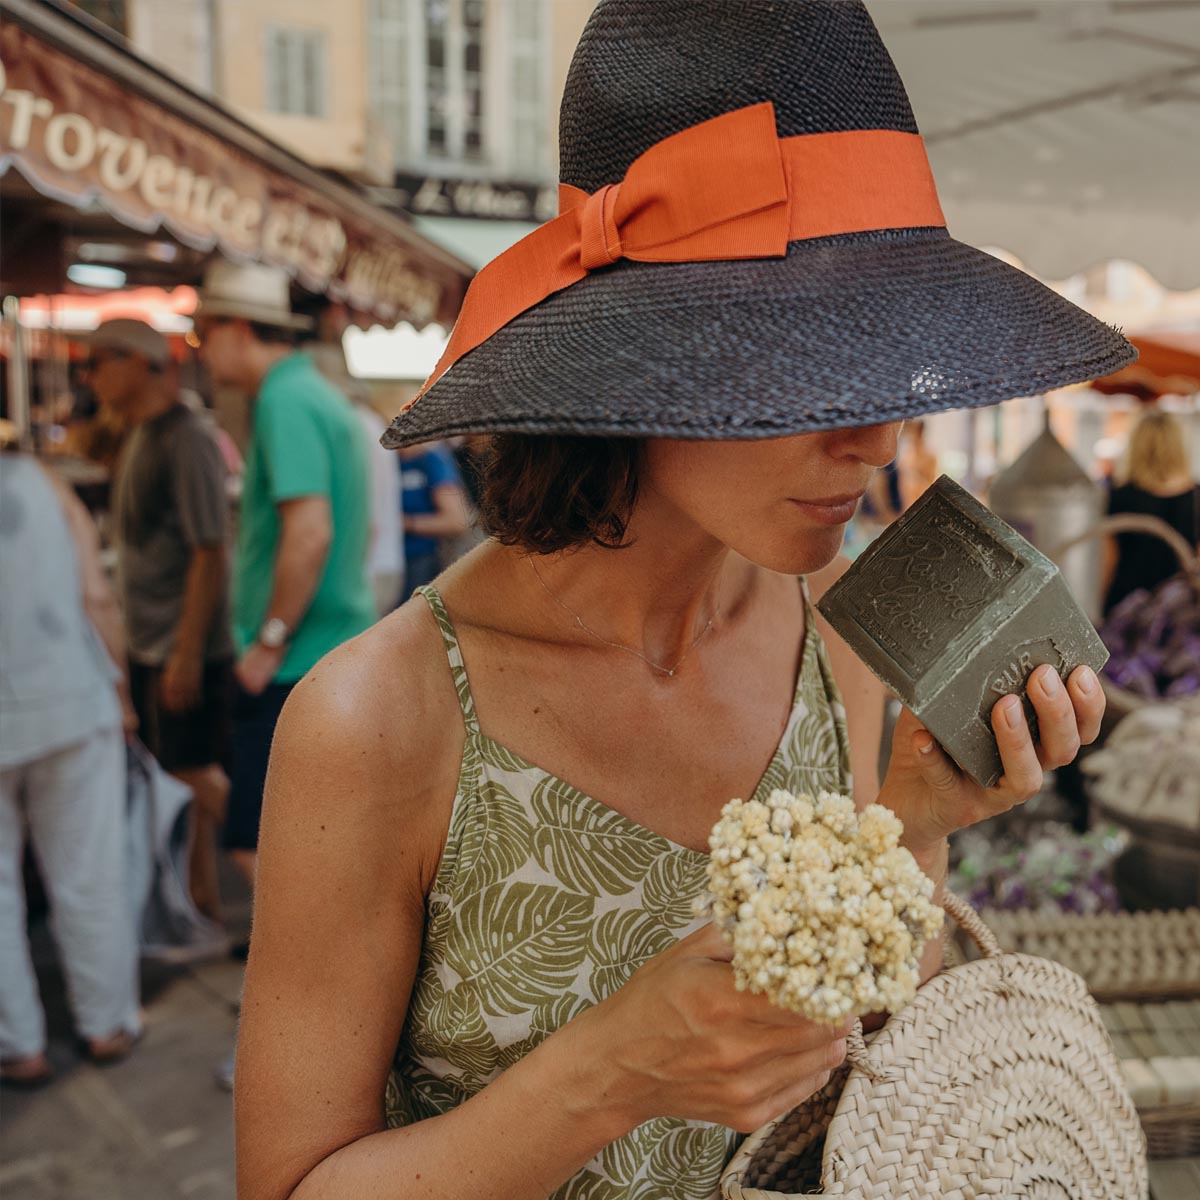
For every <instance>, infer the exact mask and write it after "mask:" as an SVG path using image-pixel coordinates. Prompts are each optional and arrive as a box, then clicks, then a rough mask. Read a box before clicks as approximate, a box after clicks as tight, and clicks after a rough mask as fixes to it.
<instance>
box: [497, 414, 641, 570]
mask: <svg viewBox="0 0 1200 1200" xmlns="http://www.w3.org/2000/svg"><path fill="white" fill-rule="evenodd" d="M641 449H642V443H641V441H640V440H639V439H638V438H605V437H565V436H558V435H552V436H551V435H547V436H542V435H540V434H526V433H501V434H497V435H495V436H494V437H493V438H491V440H490V441H489V443H488V445H487V447H486V449H485V450H484V454H483V462H482V464H481V469H480V484H481V491H480V509H481V515H482V517H483V524H484V528H485V529H486V530H487V532H488V533H489V534H491V536H492V537H494V538H496V539H497V541H499V542H502V543H503V544H504V545H506V546H521V547H523V548H524V549H526V550H529V551H532V552H534V553H538V554H552V553H554V551H556V550H570V549H572V548H574V547H576V546H582V545H586V544H587V543H588V542H594V543H595V544H596V545H598V546H604V547H606V548H608V549H612V550H616V549H619V548H620V547H622V546H625V545H627V544H628V543H627V542H626V541H625V531H626V528H627V526H628V524H629V517H630V514H631V513H632V512H633V506H634V504H635V502H636V501H637V493H638V465H639V463H640V461H641Z"/></svg>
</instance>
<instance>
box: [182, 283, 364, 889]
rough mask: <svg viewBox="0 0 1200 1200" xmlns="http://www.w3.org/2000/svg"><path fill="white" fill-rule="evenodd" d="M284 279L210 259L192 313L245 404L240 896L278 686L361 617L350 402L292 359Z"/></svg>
mask: <svg viewBox="0 0 1200 1200" xmlns="http://www.w3.org/2000/svg"><path fill="white" fill-rule="evenodd" d="M304 324H305V318H302V317H298V316H295V315H294V314H293V313H292V312H291V308H290V305H289V297H288V282H287V277H286V276H285V275H284V274H283V272H281V271H276V270H274V269H272V268H268V267H261V266H235V265H234V264H231V263H227V262H223V261H219V262H217V263H215V264H214V266H213V267H212V268H211V269H210V271H209V273H208V275H207V277H206V280H205V288H204V292H203V298H202V300H201V303H200V308H199V310H198V312H197V332H198V334H199V336H200V339H201V345H202V347H203V349H202V355H203V358H204V361H205V363H206V364H207V366H208V368H209V371H210V373H211V374H212V377H213V381H214V382H215V383H217V384H223V385H226V386H229V387H236V388H239V389H241V390H242V391H244V392H245V393H246V394H247V395H249V396H253V397H254V405H253V410H252V419H251V432H250V442H249V445H248V446H247V449H246V472H245V477H244V480H243V486H242V499H241V513H240V519H239V528H238V539H237V552H236V555H235V558H234V566H233V628H234V638H235V641H236V645H237V654H238V660H237V665H236V667H235V669H234V674H235V677H236V682H237V690H236V695H235V697H234V729H233V754H232V763H231V767H232V772H231V787H230V796H229V808H228V817H227V820H226V825H225V836H224V841H225V846H226V848H227V849H228V850H229V851H230V854H231V856H232V858H233V859H234V861H235V862H236V863H237V865H238V866H239V867H240V868H241V870H242V872H243V873H244V874H245V875H246V877H247V879H248V880H249V881H250V883H251V884H252V885H253V881H254V866H255V858H256V848H257V845H258V823H259V816H260V814H261V811H262V790H263V784H264V783H265V781H266V773H267V759H268V757H269V754H270V749H271V738H272V736H273V735H274V732H275V724H276V722H277V721H278V719H279V714H280V712H281V711H282V709H283V705H284V702H285V701H286V699H287V696H288V693H289V692H290V691H291V689H292V687H293V686H294V685H295V684H296V682H297V681H298V680H299V679H300V677H301V676H302V675H304V674H305V672H307V671H308V670H309V669H310V668H311V667H312V666H313V665H314V664H315V663H316V662H317V660H318V659H320V658H321V657H322V656H323V655H325V654H327V653H328V652H329V651H330V650H332V649H333V648H334V647H335V646H338V645H340V644H341V643H342V642H344V641H346V640H347V639H349V638H352V637H355V636H356V635H357V634H359V633H362V631H363V630H364V629H366V628H367V627H368V626H369V625H370V624H371V623H372V622H373V621H374V619H375V606H374V601H373V599H372V595H371V591H370V588H369V585H368V583H367V577H366V555H367V546H368V543H369V540H370V534H371V512H370V485H369V479H370V469H369V465H368V460H367V445H366V439H365V437H364V435H363V429H362V425H361V423H360V422H359V419H358V417H357V416H356V414H355V412H354V409H353V408H352V407H351V404H350V402H349V401H348V400H347V399H346V398H345V397H344V396H342V395H341V393H340V392H338V391H337V390H336V389H335V388H334V387H333V386H332V385H331V384H330V383H329V382H328V381H327V380H326V379H325V378H324V377H323V376H322V375H321V374H320V372H319V371H318V370H317V369H316V367H315V366H314V365H313V362H312V360H311V359H310V358H309V357H308V356H307V355H305V354H301V353H298V352H297V351H296V349H295V338H296V331H298V330H299V329H301V328H303V327H304Z"/></svg>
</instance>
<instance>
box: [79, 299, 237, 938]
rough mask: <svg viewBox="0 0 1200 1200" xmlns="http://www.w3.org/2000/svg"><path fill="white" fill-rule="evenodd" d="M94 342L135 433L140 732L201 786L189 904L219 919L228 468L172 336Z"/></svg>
mask: <svg viewBox="0 0 1200 1200" xmlns="http://www.w3.org/2000/svg"><path fill="white" fill-rule="evenodd" d="M86 340H87V343H88V345H89V347H90V356H89V362H88V378H89V382H90V384H91V387H92V390H93V392H94V393H95V395H96V398H97V400H98V401H99V402H100V404H101V405H102V406H103V407H104V408H106V409H108V410H110V411H113V412H115V413H117V414H118V415H119V416H120V417H121V419H122V421H123V423H124V424H125V425H126V426H127V427H128V429H129V430H130V433H129V436H128V437H127V438H126V440H125V445H124V447H123V449H122V452H121V455H120V458H119V459H118V462H117V469H116V478H115V481H114V487H113V505H112V513H113V530H114V534H115V538H114V540H115V543H116V547H117V555H118V564H119V573H118V574H119V580H120V593H121V601H122V605H123V607H124V611H125V622H126V631H127V635H128V641H129V663H130V667H129V682H130V691H131V693H132V696H133V703H134V708H135V709H136V711H137V714H138V728H139V731H140V733H141V737H142V740H143V741H144V742H145V743H146V746H147V747H148V748H149V750H150V752H151V753H152V754H153V755H154V757H155V758H157V759H158V761H159V762H160V763H161V764H162V766H163V768H164V769H165V770H167V771H170V772H171V774H172V775H174V776H175V777H176V778H177V779H179V780H181V781H182V782H183V783H185V784H187V786H188V787H189V788H190V789H191V791H192V796H193V798H194V801H195V802H194V803H193V805H192V806H191V810H190V811H191V819H192V828H191V854H190V868H191V869H190V872H189V877H190V886H191V892H192V899H193V900H194V901H195V903H196V907H197V908H198V909H200V911H201V912H202V913H204V914H205V915H206V916H208V917H211V918H212V919H213V920H217V921H219V920H220V919H221V903H220V890H219V886H218V881H217V835H218V833H219V831H220V829H221V826H222V824H223V822H224V819H225V801H226V797H227V796H228V794H229V779H228V777H227V776H226V774H225V768H224V765H223V764H224V762H225V760H226V757H227V754H228V743H229V722H230V714H229V706H230V701H231V693H230V674H231V670H232V666H233V638H232V635H231V632H230V627H229V595H228V582H229V581H228V574H229V572H228V559H227V553H226V548H225V536H226V530H227V526H228V502H227V501H226V498H225V464H224V462H223V461H222V458H221V452H220V450H219V448H218V446H217V443H216V441H215V440H214V438H213V436H212V433H211V431H210V429H209V428H208V426H207V425H206V423H205V422H204V420H203V418H201V417H200V416H198V415H197V414H196V413H195V412H193V411H192V409H191V408H190V407H189V406H188V405H187V404H185V403H184V402H183V399H182V397H181V395H180V391H179V387H178V381H177V379H176V375H175V371H174V366H173V364H172V362H171V353H170V347H169V346H168V345H167V340H166V338H164V337H163V335H162V334H161V333H159V332H158V331H157V330H155V329H153V328H151V327H150V326H149V325H148V324H146V323H145V322H144V321H136V320H129V319H118V320H113V321H106V322H104V323H103V324H102V325H100V327H99V328H98V329H97V330H96V331H95V332H94V333H93V334H91V335H90V336H89V337H88V338H87V339H86Z"/></svg>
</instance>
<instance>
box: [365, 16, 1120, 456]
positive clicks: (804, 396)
mask: <svg viewBox="0 0 1200 1200" xmlns="http://www.w3.org/2000/svg"><path fill="white" fill-rule="evenodd" d="M764 102H768V103H770V104H771V105H773V108H774V120H775V128H776V133H777V135H778V137H779V138H780V139H799V140H800V141H804V140H805V139H804V137H803V135H814V134H830V133H839V132H843V131H870V130H885V131H895V132H896V133H899V134H906V135H915V134H916V133H917V127H916V123H915V121H914V119H913V115H912V109H911V107H910V106H909V102H908V97H907V95H906V94H905V91H904V85H903V84H902V83H901V81H900V77H899V75H898V74H897V73H896V69H895V66H894V65H893V63H892V60H891V58H890V56H889V55H888V52H887V50H886V49H885V48H884V46H883V43H882V41H881V40H880V37H879V34H878V32H877V30H876V29H875V26H874V24H873V23H872V21H871V18H870V16H869V14H868V13H867V11H866V9H865V8H864V7H863V6H862V4H861V3H858V2H856V0H739V2H737V3H732V2H730V0H600V3H599V4H598V6H597V7H596V9H595V12H594V13H593V15H592V17H591V19H590V21H589V22H588V25H587V28H586V29H585V30H584V33H583V36H582V38H581V40H580V43H579V47H578V49H577V50H576V52H575V57H574V60H573V62H572V64H571V70H570V73H569V75H568V77H567V84H566V90H565V93H564V95H563V102H562V116H561V126H560V128H561V136H560V161H561V172H560V174H561V178H562V181H563V183H564V184H568V185H571V187H573V188H577V189H581V191H582V192H586V193H589V194H593V193H596V192H598V191H599V190H600V189H602V188H604V187H605V186H606V185H611V184H618V183H620V182H621V181H622V179H624V178H625V177H626V175H627V173H628V172H629V171H630V167H631V165H633V164H634V161H635V160H636V159H638V157H639V156H640V155H643V154H644V153H645V152H646V151H648V150H650V148H651V147H654V146H656V145H657V144H658V143H660V142H662V141H663V140H664V139H666V138H669V137H671V136H672V135H676V134H679V133H680V132H681V131H683V130H690V129H692V127H694V126H697V125H699V124H700V123H702V122H706V121H709V120H711V119H712V118H715V117H720V116H722V115H723V114H729V113H734V112H736V111H738V110H741V109H746V108H749V107H750V106H753V105H760V104H762V103H764ZM904 140H905V141H906V142H908V141H914V140H915V139H912V138H911V137H910V138H907V139H904ZM916 144H917V145H919V142H917V143H916ZM731 151H732V147H731ZM921 153H922V161H924V159H923V150H922V151H921ZM723 158H724V155H723V154H722V153H717V154H715V155H713V156H712V159H711V162H706V164H705V165H706V169H709V170H710V171H711V172H712V173H713V175H714V177H717V178H720V177H721V176H722V175H723V174H724V175H728V174H729V173H730V171H731V168H730V166H729V164H728V163H726V162H723V161H722V159H723ZM821 182H822V183H823V184H824V185H825V186H826V188H828V181H827V180H826V181H821ZM797 183H798V184H799V189H800V190H801V191H803V190H804V187H805V181H804V179H803V178H801V179H799V180H798V181H797V180H796V179H793V187H796V185H797ZM814 186H815V182H814ZM885 190H886V188H885ZM931 194H932V192H931ZM934 207H935V209H936V199H935V200H934ZM559 220H560V221H561V220H562V218H561V217H560V218H559ZM541 232H542V230H539V231H537V232H535V233H534V234H533V235H531V237H537V236H538V234H539V233H541ZM527 240H528V239H527ZM785 240H786V239H785ZM782 250H783V246H782V245H781V247H780V251H781V252H780V253H779V254H777V255H774V256H771V257H752V258H741V259H736V260H718V261H684V262H660V261H658V262H644V261H631V260H630V259H628V258H618V259H617V260H616V261H613V262H612V263H611V265H600V266H598V267H596V266H593V267H592V269H590V270H588V271H587V272H586V274H583V275H582V277H580V278H579V279H578V280H577V281H576V282H572V283H570V285H569V286H565V287H561V288H560V290H555V291H553V292H552V293H551V294H548V295H547V296H546V298H545V299H542V300H541V301H540V302H539V303H536V304H534V305H533V306H532V307H529V308H527V309H526V310H525V311H522V312H520V313H519V315H516V316H514V317H512V319H508V320H507V321H506V323H503V324H502V325H501V327H499V328H498V329H496V331H495V332H492V333H491V334H490V336H487V337H486V339H485V340H482V341H481V342H480V343H479V344H477V345H475V346H474V348H472V349H469V350H468V352H466V353H465V354H464V355H463V356H462V357H460V358H458V359H457V361H455V362H454V363H453V365H452V366H451V367H450V369H449V370H448V371H446V373H445V374H444V375H441V376H440V377H439V378H437V379H436V382H434V383H433V384H432V386H429V387H428V389H427V390H426V391H425V392H424V394H423V395H422V396H421V397H420V398H419V400H417V401H416V402H415V404H413V405H411V406H410V408H409V409H408V410H406V411H405V412H403V413H401V414H400V415H399V416H398V417H397V418H396V419H395V421H394V422H393V423H392V427H391V429H390V430H389V431H388V432H387V434H386V435H385V437H384V444H385V445H386V446H391V447H398V446H404V445H409V444H412V443H414V442H422V441H428V440H431V439H434V438H440V437H445V436H448V435H452V434H460V433H495V432H524V433H545V434H551V433H557V434H590V435H616V436H620V435H628V436H657V437H677V438H704V439H749V438H769V437H779V436H784V435H789V434H797V433H805V432H810V431H815V430H821V429H833V428H842V427H852V426H861V425H871V424H877V423H880V422H884V421H894V420H900V419H903V418H908V417H916V416H919V415H921V414H924V413H932V412H940V411H943V410H946V409H953V408H965V407H971V408H974V407H979V406H982V405H988V404H995V403H997V402H999V401H1001V400H1007V399H1010V398H1011V397H1014V396H1024V395H1033V394H1037V393H1040V392H1044V391H1046V390H1048V389H1050V388H1054V387H1060V386H1063V385H1065V384H1069V383H1076V382H1080V381H1082V380H1087V379H1091V378H1095V377H1097V376H1101V375H1106V374H1108V373H1110V372H1112V371H1115V370H1116V369H1117V368H1118V367H1121V366H1123V365H1125V364H1126V363H1129V362H1131V361H1133V360H1134V358H1136V351H1135V350H1134V349H1133V347H1132V346H1130V344H1129V343H1128V342H1127V341H1126V340H1125V339H1124V338H1123V337H1122V336H1121V335H1120V334H1119V333H1118V332H1117V331H1115V330H1113V329H1112V328H1110V327H1109V326H1107V325H1105V324H1103V323H1102V322H1100V321H1098V320H1096V319H1095V318H1093V317H1091V316H1090V315H1088V314H1087V313H1085V312H1083V311H1082V310H1081V309H1079V308H1077V307H1076V306H1075V305H1073V304H1071V303H1069V302H1068V301H1066V300H1064V299H1062V298H1061V297H1060V296H1058V295H1057V294H1056V293H1055V292H1053V291H1051V290H1050V289H1049V288H1047V287H1045V286H1043V285H1042V284H1041V283H1039V282H1038V281H1037V280H1035V279H1033V278H1032V277H1031V276H1029V275H1027V274H1025V273H1024V272H1022V271H1019V270H1016V269H1014V268H1012V267H1010V266H1008V265H1007V264H1005V263H1003V262H1001V261H1000V260H999V259H997V258H994V257H992V256H991V255H988V254H985V253H983V252H981V251H979V250H976V249H974V248H972V247H970V246H966V245H964V244H962V243H961V242H957V241H955V240H954V239H953V238H951V237H950V235H949V234H948V233H947V231H946V229H945V228H944V226H942V225H940V224H938V223H935V222H928V223H924V224H921V225H916V226H914V225H911V224H909V225H907V226H905V227H882V228H870V229H865V230H864V231H861V232H845V233H835V234H832V235H829V236H816V237H804V238H798V239H795V240H786V253H783V252H782ZM508 253H509V254H512V253H513V252H512V251H509V252H508ZM485 270H486V268H485ZM471 302H472V301H471V298H470V297H468V301H467V304H468V306H469V305H470V304H471ZM461 324H462V319H461V318H460V325H461Z"/></svg>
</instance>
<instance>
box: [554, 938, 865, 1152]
mask: <svg viewBox="0 0 1200 1200" xmlns="http://www.w3.org/2000/svg"><path fill="white" fill-rule="evenodd" d="M731 957H732V952H731V950H730V948H729V947H728V946H727V945H726V944H725V939H724V938H723V937H722V935H721V932H720V931H719V930H718V929H717V927H716V926H715V925H706V926H705V927H704V928H703V929H700V930H698V931H697V932H696V933H694V934H692V935H691V936H690V937H687V938H684V939H683V940H682V941H680V942H679V943H678V944H676V945H675V946H672V947H671V948H670V949H669V950H666V951H664V952H663V953H662V954H659V955H656V956H655V957H654V958H652V959H650V960H649V961H648V962H646V963H644V964H643V965H642V966H641V967H639V968H638V970H637V971H636V972H635V973H634V974H633V976H632V977H631V978H630V980H629V982H628V983H626V984H625V986H624V987H622V988H621V989H620V990H618V991H616V992H614V993H613V994H612V995H611V996H609V997H607V998H606V999H605V1000H603V1001H601V1003H599V1004H597V1005H596V1006H595V1007H594V1008H592V1009H590V1010H588V1011H587V1012H585V1013H583V1014H582V1015H581V1016H580V1017H579V1018H577V1020H578V1021H580V1022H590V1023H591V1030H590V1032H591V1035H592V1040H591V1041H590V1043H589V1044H590V1045H591V1046H593V1047H594V1049H595V1052H596V1053H597V1054H598V1055H601V1056H604V1057H605V1058H606V1059H607V1060H608V1061H609V1063H610V1064H611V1066H612V1068H613V1070H614V1071H615V1072H616V1073H617V1077H618V1078H617V1082H616V1087H617V1088H619V1090H620V1094H621V1095H622V1096H623V1097H625V1101H624V1103H625V1104H627V1107H628V1111H627V1113H626V1116H627V1118H628V1120H629V1121H630V1122H631V1124H632V1125H637V1124H641V1122H643V1121H647V1120H650V1119H651V1118H653V1117H660V1116H667V1117H682V1118H685V1119H688V1120H699V1121H709V1122H713V1123H715V1124H718V1125H725V1126H728V1127H729V1128H731V1129H736V1130H739V1131H740V1132H743V1133H750V1132H753V1131H754V1130H755V1129H758V1128H759V1127H760V1126H762V1125H764V1124H766V1122H767V1121H770V1120H772V1119H773V1118H775V1117H778V1116H780V1115H781V1114H783V1113H785V1112H788V1111H789V1110H790V1109H792V1108H795V1107H796V1105H798V1104H800V1103H801V1102H802V1101H804V1100H806V1099H808V1097H809V1096H811V1095H812V1094H813V1093H814V1092H817V1091H819V1090H820V1089H821V1088H822V1087H824V1086H825V1084H826V1083H827V1082H828V1081H829V1077H830V1074H831V1072H832V1070H833V1068H834V1067H836V1066H837V1065H838V1064H839V1063H840V1062H841V1061H842V1060H843V1059H844V1058H845V1057H846V1034H847V1033H848V1032H849V1030H850V1028H851V1025H852V1022H849V1021H846V1022H843V1023H841V1024H840V1025H836V1026H831V1025H821V1024H817V1023H815V1022H813V1021H809V1020H806V1019H805V1018H804V1017H801V1016H798V1015H796V1014H795V1013H791V1012H788V1011H786V1010H785V1009H782V1008H777V1007H776V1006H775V1005H773V1004H771V1003H770V1002H769V1001H768V1000H767V999H766V997H765V996H755V995H752V994H751V993H750V992H739V991H738V990H737V989H736V988H735V987H734V984H733V970H732V968H731V967H730V965H729V962H730V958H731ZM574 1023H575V1022H572V1024H574ZM579 1032H583V1031H582V1030H580V1031H579Z"/></svg>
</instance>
